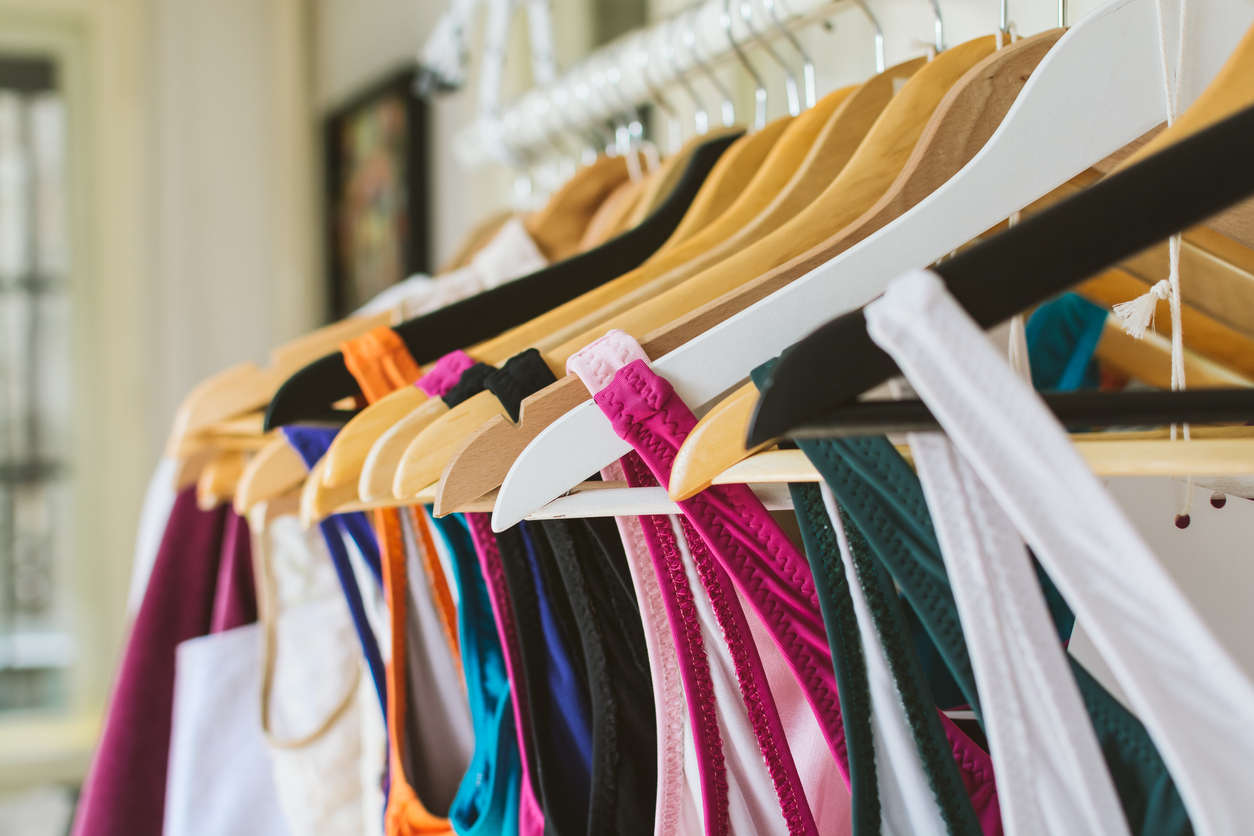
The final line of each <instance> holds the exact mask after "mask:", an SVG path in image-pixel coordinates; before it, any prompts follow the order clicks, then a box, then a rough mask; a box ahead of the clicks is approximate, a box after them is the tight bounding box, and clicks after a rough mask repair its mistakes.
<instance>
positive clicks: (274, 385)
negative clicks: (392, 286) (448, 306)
mask: <svg viewBox="0 0 1254 836" xmlns="http://www.w3.org/2000/svg"><path fill="white" fill-rule="evenodd" d="M397 321H399V316H398V314H397V313H396V312H392V311H388V312H385V313H381V314H376V315H374V316H368V317H350V318H348V319H345V320H342V321H340V322H336V323H333V324H331V325H327V326H324V327H322V328H319V329H317V330H316V331H313V332H311V333H309V334H306V335H304V336H303V337H299V338H297V339H295V340H292V341H291V342H288V343H286V344H284V345H282V346H280V347H279V348H276V349H274V351H272V352H271V353H270V365H269V366H267V367H266V368H261V367H259V366H257V364H256V363H251V362H248V363H240V364H239V365H237V366H232V367H231V368H229V369H225V370H224V371H221V372H218V373H217V374H215V375H213V376H212V377H210V378H208V379H206V380H204V381H202V382H201V383H200V384H199V385H197V386H196V388H194V389H192V391H191V392H189V393H188V394H187V397H185V398H183V402H182V404H180V405H179V409H178V412H177V413H175V416H174V427H173V429H172V430H171V431H170V438H169V441H168V442H167V443H166V453H167V455H169V456H171V457H178V456H179V451H180V449H182V447H183V444H184V442H185V440H186V439H187V438H188V437H190V436H193V435H195V434H196V433H198V432H201V431H203V430H205V429H206V428H207V427H209V426H210V425H212V424H215V423H217V422H219V421H225V420H227V419H230V418H234V417H235V416H237V415H241V414H243V413H246V412H252V411H254V410H258V409H264V408H265V406H266V404H268V403H269V402H270V399H271V398H273V397H274V393H275V391H276V390H277V389H278V388H279V386H280V385H281V384H282V383H283V381H285V380H287V378H288V377H290V376H291V375H292V374H293V373H294V372H296V371H298V370H300V369H301V368H303V367H304V366H306V365H307V364H309V363H312V362H313V361H314V360H317V359H318V358H319V357H323V356H324V355H326V354H327V353H328V352H331V351H334V350H336V349H337V348H338V347H339V345H340V343H342V342H344V341H345V340H351V339H353V338H354V337H359V336H361V335H362V334H365V333H366V332H368V331H370V330H372V329H374V328H377V327H379V326H380V325H391V324H393V323H394V322H397Z"/></svg>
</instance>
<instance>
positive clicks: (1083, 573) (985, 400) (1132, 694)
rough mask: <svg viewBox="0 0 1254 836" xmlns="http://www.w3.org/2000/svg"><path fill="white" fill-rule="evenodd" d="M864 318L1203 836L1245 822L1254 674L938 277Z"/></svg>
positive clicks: (913, 284) (901, 281) (891, 294)
mask: <svg viewBox="0 0 1254 836" xmlns="http://www.w3.org/2000/svg"><path fill="white" fill-rule="evenodd" d="M865 315H866V321H867V330H868V332H869V333H870V335H871V337H872V338H873V339H874V340H875V341H876V342H877V343H878V344H879V345H880V346H881V347H883V348H884V349H885V350H886V351H887V352H888V353H889V354H890V355H891V356H892V357H893V359H894V360H896V362H897V365H898V366H899V367H900V368H901V369H902V371H903V372H905V374H906V376H907V378H908V379H909V380H910V383H911V384H912V385H913V387H914V388H915V390H916V391H917V392H918V393H919V395H920V397H921V398H922V399H923V400H924V401H925V402H926V403H927V405H928V407H929V408H930V409H931V411H932V413H933V414H934V415H935V416H936V418H937V420H938V421H939V422H940V424H941V426H942V427H943V428H944V429H945V431H946V432H947V433H948V434H949V437H950V438H951V440H952V441H953V443H954V446H955V447H956V448H957V449H958V450H959V451H960V452H961V454H962V456H963V458H964V459H966V461H968V462H969V463H970V464H971V466H972V468H973V469H974V471H975V473H976V474H978V476H979V477H980V479H981V480H982V481H983V482H984V483H985V485H987V486H988V487H989V489H990V490H991V492H992V494H993V495H994V496H995V497H996V498H997V500H998V502H999V503H1000V505H1001V506H1002V508H1003V509H1004V510H1005V512H1006V514H1007V516H1008V517H1009V518H1010V520H1011V521H1012V522H1013V523H1014V526H1015V528H1016V529H1017V530H1018V531H1019V533H1020V534H1021V535H1022V536H1023V538H1024V539H1025V540H1026V541H1027V543H1028V545H1030V546H1031V547H1032V550H1033V552H1034V553H1035V554H1036V556H1037V559H1039V560H1040V562H1041V563H1042V565H1043V566H1044V567H1045V569H1046V571H1048V572H1049V575H1050V577H1051V578H1052V579H1053V580H1054V582H1055V583H1056V584H1057V586H1058V588H1059V590H1060V591H1061V592H1062V594H1063V596H1064V597H1065V598H1066V599H1067V602H1068V603H1069V604H1070V605H1071V607H1072V608H1073V609H1074V610H1075V613H1076V616H1077V619H1078V620H1079V621H1081V622H1083V623H1084V625H1085V627H1086V629H1087V631H1088V632H1089V634H1090V635H1091V636H1092V638H1093V643H1094V645H1095V646H1096V647H1097V649H1098V650H1099V651H1100V652H1101V655H1102V657H1103V658H1104V659H1105V660H1106V661H1107V662H1108V663H1109V664H1110V667H1111V670H1112V671H1113V672H1114V674H1115V676H1116V677H1117V678H1118V680H1119V683H1120V684H1121V685H1122V686H1123V687H1124V690H1125V692H1126V693H1127V695H1128V698H1129V700H1130V701H1131V702H1132V705H1133V707H1134V708H1135V709H1136V711H1137V714H1138V716H1139V717H1140V718H1141V720H1142V721H1143V722H1144V723H1145V726H1146V729H1147V730H1148V731H1149V733H1150V736H1151V737H1152V738H1153V740H1154V743H1155V744H1156V745H1157V747H1158V750H1159V752H1160V753H1161V754H1162V757H1163V760H1164V762H1165V763H1166V764H1167V767H1168V769H1169V770H1170V771H1171V775H1172V777H1173V778H1174V779H1175V782H1176V786H1177V787H1178V788H1179V790H1180V795H1181V797H1182V798H1183V800H1184V803H1185V806H1186V808H1187V809H1188V811H1189V816H1190V818H1191V819H1192V822H1193V826H1194V828H1195V829H1196V831H1197V833H1198V834H1199V836H1218V834H1238V833H1245V832H1248V828H1249V822H1250V821H1252V820H1254V792H1251V791H1250V780H1251V779H1250V776H1252V775H1254V684H1251V682H1250V680H1249V679H1248V678H1247V677H1246V676H1245V674H1244V673H1243V672H1242V671H1241V670H1240V669H1239V668H1238V667H1237V665H1236V664H1235V662H1234V661H1233V660H1232V658H1231V656H1230V655H1229V654H1228V652H1227V651H1226V650H1225V649H1224V648H1223V646H1222V645H1220V644H1219V642H1218V641H1217V640H1216V639H1215V637H1214V635H1213V634H1212V633H1211V631H1210V630H1209V629H1208V628H1207V627H1206V625H1205V624H1204V622H1203V621H1202V620H1201V618H1199V617H1198V615H1197V613H1196V612H1195V611H1194V609H1193V607H1192V606H1191V605H1190V604H1189V602H1188V600H1187V599H1186V598H1185V597H1184V595H1183V594H1182V593H1181V592H1180V589H1179V588H1178V587H1177V586H1176V584H1175V583H1174V582H1173V581H1172V579H1171V578H1170V576H1169V575H1168V574H1167V573H1166V572H1165V571H1164V570H1163V568H1162V566H1161V565H1160V564H1159V563H1158V561H1157V559H1156V558H1155V557H1154V555H1153V553H1152V552H1151V551H1150V549H1149V547H1148V546H1146V544H1145V543H1144V542H1143V541H1142V540H1141V538H1140V536H1139V535H1138V534H1137V532H1136V530H1135V529H1134V528H1133V527H1132V525H1131V524H1130V523H1129V522H1128V520H1127V519H1126V518H1125V517H1124V516H1123V514H1122V513H1121V511H1120V509H1119V507H1118V506H1117V505H1116V504H1115V502H1114V500H1113V499H1112V498H1111V496H1110V495H1109V494H1108V493H1107V491H1106V490H1105V489H1104V488H1103V487H1102V485H1101V483H1100V482H1099V481H1098V480H1097V478H1096V477H1094V476H1093V474H1092V473H1091V472H1090V471H1089V469H1088V468H1087V466H1086V465H1085V463H1084V460H1083V459H1081V458H1080V456H1079V454H1078V453H1077V452H1076V450H1075V448H1074V447H1073V446H1072V444H1071V443H1070V440H1069V439H1068V437H1067V434H1066V432H1065V431H1064V430H1063V428H1062V426H1061V425H1059V423H1058V421H1057V420H1056V419H1055V418H1054V416H1053V415H1052V414H1051V413H1050V412H1049V410H1048V408H1046V406H1045V405H1044V403H1043V402H1042V401H1041V399H1040V398H1039V397H1038V396H1037V395H1036V393H1034V392H1033V391H1032V390H1031V389H1029V388H1028V387H1027V386H1026V385H1025V384H1024V383H1023V382H1022V381H1021V380H1019V379H1018V378H1016V377H1015V375H1014V373H1013V372H1012V371H1011V370H1010V368H1009V367H1008V366H1007V364H1006V362H1005V360H1004V359H1003V358H1001V357H998V356H997V354H996V353H995V351H994V350H993V348H992V347H991V346H990V345H989V343H988V341H987V340H986V339H985V337H984V334H983V332H982V331H981V330H980V329H979V326H977V325H976V323H975V322H974V321H972V319H971V318H970V316H969V315H968V314H967V313H966V312H965V311H964V310H963V309H962V308H961V307H960V306H959V305H958V303H957V302H956V301H955V300H954V299H953V297H952V296H950V295H949V293H948V291H947V289H946V288H945V286H944V283H943V282H942V281H941V280H940V278H939V277H938V276H936V275H935V274H934V273H931V272H927V271H918V272H915V273H910V274H907V275H905V276H902V277H900V278H898V279H896V280H895V281H894V282H893V283H892V284H891V285H889V287H888V290H887V292H886V293H885V294H884V296H882V297H881V298H880V299H878V300H876V301H875V302H872V303H871V304H869V305H868V306H867V307H866V309H865Z"/></svg>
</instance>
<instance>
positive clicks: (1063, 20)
mask: <svg viewBox="0 0 1254 836" xmlns="http://www.w3.org/2000/svg"><path fill="white" fill-rule="evenodd" d="M1066 25H1067V0H1058V28H1060V29H1061V28H1064V27H1065V26H1066Z"/></svg>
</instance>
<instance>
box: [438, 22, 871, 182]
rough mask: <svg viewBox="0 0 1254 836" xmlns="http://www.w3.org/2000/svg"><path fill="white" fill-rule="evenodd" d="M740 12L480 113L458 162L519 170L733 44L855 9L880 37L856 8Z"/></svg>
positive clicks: (608, 53)
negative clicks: (609, 83)
mask: <svg viewBox="0 0 1254 836" xmlns="http://www.w3.org/2000/svg"><path fill="white" fill-rule="evenodd" d="M738 5H743V8H744V9H745V10H749V9H751V13H750V14H749V18H750V19H749V20H745V16H744V14H731V15H730V16H729V15H727V11H726V10H727V3H726V0H703V2H701V3H699V4H697V5H695V6H693V7H690V8H689V9H686V10H684V11H681V12H680V13H679V14H677V15H676V16H675V17H674V18H671V19H669V20H665V21H662V22H660V23H657V24H654V25H652V26H649V27H646V28H643V29H641V30H639V31H637V32H633V33H631V34H629V35H626V36H624V37H622V38H619V39H618V40H617V41H615V42H613V43H611V44H607V45H606V46H604V47H602V48H600V49H598V50H597V51H596V52H594V53H592V54H591V55H589V56H588V57H586V58H584V59H583V60H582V61H580V62H579V63H578V64H576V65H575V66H573V67H571V68H570V69H569V70H567V71H566V72H564V73H562V74H561V75H560V76H558V78H557V79H556V80H555V81H553V82H552V83H551V84H548V85H545V86H542V87H537V88H535V89H533V90H531V91H529V92H527V93H525V94H524V95H522V96H521V97H519V98H518V99H516V100H515V101H513V102H511V103H509V104H508V105H505V106H503V107H501V108H499V112H498V113H497V114H496V115H495V117H493V116H491V115H487V114H485V113H484V112H482V111H481V112H480V115H479V118H478V119H477V120H476V121H475V122H474V123H473V124H471V125H469V126H468V127H466V128H465V129H463V130H462V131H461V132H460V133H459V134H458V136H457V142H456V144H455V154H456V157H457V160H458V162H460V163H461V164H462V165H465V166H468V167H476V166H479V165H483V164H486V163H489V162H514V163H517V162H518V161H520V160H522V159H525V158H526V157H527V156H528V155H529V154H531V153H542V152H544V151H545V150H547V149H549V148H551V147H552V146H553V142H554V140H555V138H556V137H558V136H560V135H574V134H577V133H579V132H583V133H585V134H586V133H587V132H588V130H589V129H590V128H603V127H604V126H605V125H606V124H607V123H608V122H610V121H612V120H613V119H614V118H615V117H616V116H618V115H620V114H623V113H624V112H625V110H626V109H627V108H626V107H625V106H624V105H625V104H629V105H630V106H631V107H635V106H640V105H644V104H648V103H650V102H652V101H653V100H654V99H655V98H656V96H657V91H658V90H659V89H660V88H667V87H670V86H671V85H672V84H682V83H684V82H685V81H687V79H688V76H690V75H692V74H693V73H694V72H700V71H701V69H702V67H703V66H708V65H710V64H714V63H718V62H722V61H729V60H734V59H735V57H736V55H735V51H734V50H735V49H736V44H739V45H752V43H753V42H754V41H755V40H758V41H760V40H761V39H763V38H765V39H769V40H776V39H779V40H783V39H784V38H785V37H787V36H788V34H789V30H795V29H799V28H801V27H803V26H806V25H809V24H812V23H815V22H817V21H819V20H822V19H824V18H827V17H830V16H832V15H833V14H835V13H836V12H838V11H840V10H841V9H843V8H845V7H847V6H850V5H858V6H860V7H861V8H862V10H863V11H864V12H865V13H866V15H867V17H868V18H870V19H871V23H872V25H873V26H875V28H876V31H877V32H878V31H879V27H878V24H877V23H876V21H875V19H874V18H873V17H871V15H870V12H869V11H867V10H866V7H865V5H864V4H862V3H858V2H857V0H788V2H786V3H785V2H771V0H766V2H763V0H754V2H752V3H743V4H738ZM727 17H730V18H731V21H730V23H731V35H732V39H729V38H728V32H727V31H726V28H725V23H726V19H727ZM785 54H788V53H787V52H785ZM881 60H882V59H881ZM811 72H812V71H811ZM607 77H608V78H613V79H614V87H615V90H614V91H613V93H612V94H610V93H608V92H607V91H606V79H607ZM811 83H812V82H811ZM503 152H505V153H503Z"/></svg>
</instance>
